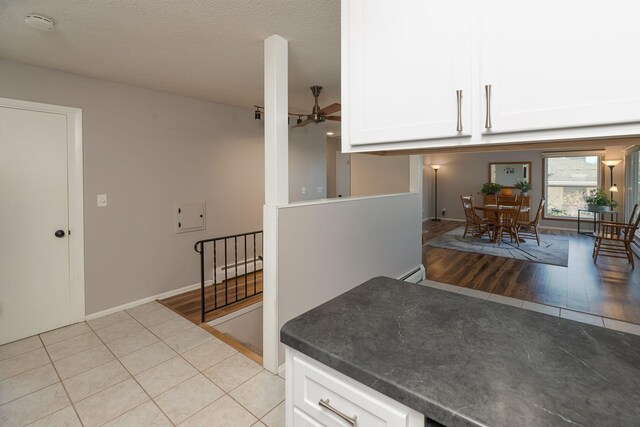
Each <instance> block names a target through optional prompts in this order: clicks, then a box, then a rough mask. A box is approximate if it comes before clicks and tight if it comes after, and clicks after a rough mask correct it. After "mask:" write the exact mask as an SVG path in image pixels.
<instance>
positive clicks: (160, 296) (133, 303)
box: [83, 280, 212, 320]
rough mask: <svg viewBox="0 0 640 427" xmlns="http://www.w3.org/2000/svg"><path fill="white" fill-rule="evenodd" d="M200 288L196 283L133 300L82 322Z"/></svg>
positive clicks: (88, 316)
mask: <svg viewBox="0 0 640 427" xmlns="http://www.w3.org/2000/svg"><path fill="white" fill-rule="evenodd" d="M204 284H205V286H207V285H211V284H212V283H211V280H207V281H206V282H205V283H204ZM199 287H200V283H196V284H195V285H188V286H184V287H182V288H178V289H174V290H172V291H167V292H163V293H161V294H157V295H152V296H150V297H145V298H141V299H139V300H135V301H131V302H128V303H126V304H122V305H119V306H116V307H111V308H107V309H106V310H102V311H98V312H96V313H92V314H89V315H87V316H86V317H85V318H84V319H83V320H93V319H97V318H98V317H102V316H106V315H107V314H112V313H116V312H118V311H122V310H126V309H127V308H132V307H136V306H138V305H141V304H144V303H147V302H150V301H155V300H157V299H164V298H169V297H172V296H174V295H178V294H181V293H184V292H189V291H192V290H194V289H198V288H199Z"/></svg>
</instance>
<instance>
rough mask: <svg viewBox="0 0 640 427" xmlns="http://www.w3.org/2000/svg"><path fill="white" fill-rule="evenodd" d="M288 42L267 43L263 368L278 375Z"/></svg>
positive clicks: (286, 197) (285, 201) (286, 167)
mask: <svg viewBox="0 0 640 427" xmlns="http://www.w3.org/2000/svg"><path fill="white" fill-rule="evenodd" d="M288 67H289V59H288V42H287V41H286V40H285V39H283V38H282V37H280V36H278V35H273V36H270V37H269V38H267V39H265V41H264V120H265V123H264V161H265V164H264V175H265V176H264V209H263V227H264V261H263V286H264V288H263V289H264V290H263V306H262V309H263V332H262V333H263V338H262V339H263V364H264V368H265V369H267V370H269V371H271V372H272V373H274V374H275V373H277V371H278V344H279V342H280V331H279V328H278V206H281V205H286V204H288V203H289V128H288V124H287V118H288V116H287V111H288V108H289V105H288V104H289V99H288V98H289V93H288V85H289V76H288V72H287V71H288Z"/></svg>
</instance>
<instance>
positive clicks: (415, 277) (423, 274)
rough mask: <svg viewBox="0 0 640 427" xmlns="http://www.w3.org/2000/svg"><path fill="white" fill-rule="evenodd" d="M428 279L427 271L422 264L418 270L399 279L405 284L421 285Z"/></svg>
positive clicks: (413, 270)
mask: <svg viewBox="0 0 640 427" xmlns="http://www.w3.org/2000/svg"><path fill="white" fill-rule="evenodd" d="M426 278H427V271H426V270H425V268H424V265H422V264H420V265H418V266H417V267H416V268H414V269H412V270H411V271H408V272H407V273H405V274H403V275H402V276H400V277H398V280H402V281H403V282H411V283H419V282H422V281H423V280H425V279H426Z"/></svg>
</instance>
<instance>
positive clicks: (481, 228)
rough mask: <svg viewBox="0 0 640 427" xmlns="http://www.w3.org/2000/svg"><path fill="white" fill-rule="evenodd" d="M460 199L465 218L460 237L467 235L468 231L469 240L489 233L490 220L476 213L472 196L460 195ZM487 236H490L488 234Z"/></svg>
mask: <svg viewBox="0 0 640 427" xmlns="http://www.w3.org/2000/svg"><path fill="white" fill-rule="evenodd" d="M460 200H462V207H463V208H464V216H465V219H466V223H465V226H464V234H463V235H462V238H463V239H464V238H465V237H467V233H468V232H471V240H474V239H475V238H476V237H482V236H483V235H484V234H485V233H487V234H489V232H490V225H491V224H492V221H490V220H488V219H486V218H482V217H480V216H479V215H478V214H477V213H476V210H475V208H474V207H473V196H462V195H460ZM489 237H491V235H490V234H489Z"/></svg>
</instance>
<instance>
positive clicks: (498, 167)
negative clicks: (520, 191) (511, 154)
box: [489, 162, 531, 188]
mask: <svg viewBox="0 0 640 427" xmlns="http://www.w3.org/2000/svg"><path fill="white" fill-rule="evenodd" d="M518 181H526V182H528V183H529V184H531V162H496V163H489V182H494V183H498V184H500V185H502V186H503V187H506V188H515V185H516V183H517V182H518Z"/></svg>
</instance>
